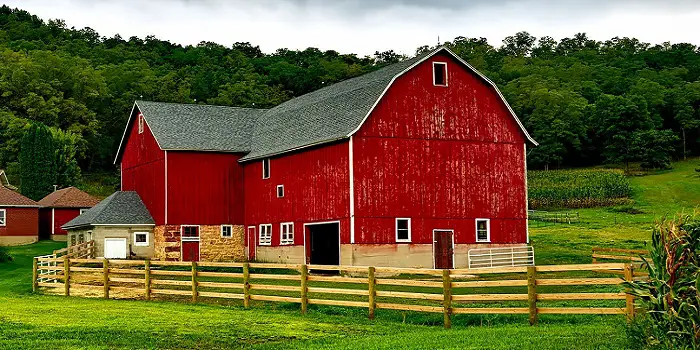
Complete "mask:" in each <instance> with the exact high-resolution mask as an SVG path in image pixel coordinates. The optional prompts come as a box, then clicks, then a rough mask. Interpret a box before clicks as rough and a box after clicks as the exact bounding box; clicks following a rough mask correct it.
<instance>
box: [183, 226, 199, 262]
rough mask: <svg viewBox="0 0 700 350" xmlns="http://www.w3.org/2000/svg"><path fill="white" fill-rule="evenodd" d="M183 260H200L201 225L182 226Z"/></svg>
mask: <svg viewBox="0 0 700 350" xmlns="http://www.w3.org/2000/svg"><path fill="white" fill-rule="evenodd" d="M181 230H182V231H181V234H182V261H199V226H182V228H181Z"/></svg>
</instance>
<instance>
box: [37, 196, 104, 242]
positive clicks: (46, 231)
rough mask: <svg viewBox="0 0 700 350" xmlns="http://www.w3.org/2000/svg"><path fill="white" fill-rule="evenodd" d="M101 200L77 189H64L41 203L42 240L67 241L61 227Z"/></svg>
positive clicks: (40, 225)
mask: <svg viewBox="0 0 700 350" xmlns="http://www.w3.org/2000/svg"><path fill="white" fill-rule="evenodd" d="M99 202H100V200H99V199H97V198H95V197H93V196H91V195H89V194H87V193H86V192H83V191H81V190H79V189H77V188H75V187H72V186H71V187H67V188H62V189H60V190H57V191H54V192H52V193H50V194H48V195H47V196H46V197H44V198H42V199H41V200H40V201H39V205H41V207H42V208H41V210H39V234H40V236H41V238H42V239H49V238H50V239H52V240H55V241H65V240H66V237H67V236H66V234H67V232H66V230H64V229H62V228H61V226H63V224H65V223H67V222H68V221H71V220H73V219H74V218H75V217H77V216H78V215H80V214H82V213H83V212H85V211H87V210H88V209H90V208H92V207H94V206H95V205H96V204H97V203H99Z"/></svg>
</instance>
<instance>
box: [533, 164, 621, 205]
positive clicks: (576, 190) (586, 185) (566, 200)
mask: <svg viewBox="0 0 700 350" xmlns="http://www.w3.org/2000/svg"><path fill="white" fill-rule="evenodd" d="M527 181H528V199H529V203H528V204H529V207H530V209H541V208H590V207H600V206H610V205H619V204H625V203H627V202H628V201H629V196H630V195H631V194H632V188H631V187H630V183H629V180H628V179H627V178H626V177H625V175H624V174H623V172H622V171H621V170H606V169H585V170H547V171H530V172H528V176H527Z"/></svg>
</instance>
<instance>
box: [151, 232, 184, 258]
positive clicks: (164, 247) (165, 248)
mask: <svg viewBox="0 0 700 350" xmlns="http://www.w3.org/2000/svg"><path fill="white" fill-rule="evenodd" d="M153 259H154V260H166V261H180V226H178V225H160V226H156V227H155V228H154V230H153Z"/></svg>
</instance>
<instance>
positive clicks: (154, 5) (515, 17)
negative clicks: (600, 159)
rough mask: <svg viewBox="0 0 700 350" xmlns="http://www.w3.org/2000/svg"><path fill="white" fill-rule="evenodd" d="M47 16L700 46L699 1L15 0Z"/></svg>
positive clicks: (268, 45)
mask: <svg viewBox="0 0 700 350" xmlns="http://www.w3.org/2000/svg"><path fill="white" fill-rule="evenodd" d="M5 3H6V4H7V5H9V6H11V7H19V8H22V9H24V10H27V11H29V12H31V13H33V14H36V15H38V16H39V17H41V18H43V19H45V20H46V19H50V18H61V19H64V20H65V21H66V24H67V25H68V26H69V27H76V28H82V27H91V28H93V29H95V30H97V31H98V32H99V33H100V34H101V35H103V36H112V35H114V34H116V33H119V34H120V35H121V36H122V37H124V38H125V39H127V38H129V37H130V36H134V35H135V36H138V37H141V38H143V37H145V36H146V35H149V34H153V35H155V36H157V37H158V38H160V39H166V40H170V41H171V42H176V43H180V44H196V43H198V42H200V41H214V42H217V43H219V44H222V45H226V46H229V45H231V44H232V43H234V42H236V41H248V42H250V43H252V44H253V45H259V46H260V47H261V49H262V50H263V51H265V52H273V51H274V50H276V49H277V48H281V47H286V48H290V49H304V48H306V47H310V46H311V47H317V48H320V49H322V50H327V49H333V50H336V51H339V52H342V53H349V52H352V53H357V54H360V55H365V54H372V53H374V52H375V51H384V50H389V49H394V50H395V51H398V52H401V53H405V54H412V53H414V51H415V49H416V48H417V47H418V46H421V45H434V44H436V43H437V40H438V36H439V37H440V39H441V40H442V41H444V40H452V39H453V38H454V37H456V36H467V37H485V38H487V39H488V40H489V42H490V43H491V44H492V45H496V46H499V45H500V44H501V40H502V39H503V38H504V37H505V36H507V35H512V34H513V33H515V32H518V31H521V30H526V31H528V32H530V33H531V34H532V35H534V36H536V37H541V36H544V35H549V36H552V37H554V38H555V39H557V40H558V39H561V38H564V37H570V36H572V35H574V34H575V33H578V32H586V33H588V35H589V37H592V38H594V39H597V40H607V39H610V38H612V37H614V36H620V37H623V36H630V37H636V38H638V39H640V40H642V41H645V42H650V43H654V44H656V43H661V42H664V41H670V42H672V43H676V42H691V43H693V44H696V45H700V0H665V1H664V0H658V1H651V0H636V1H635V0H587V1H586V0H581V1H573V0H559V1H556V0H525V1H517V0H471V1H469V0H463V1H458V0H433V1H429V0H426V1H421V0H355V1H352V0H338V1H333V0H325V1H324V0H250V1H243V0H11V1H5Z"/></svg>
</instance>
